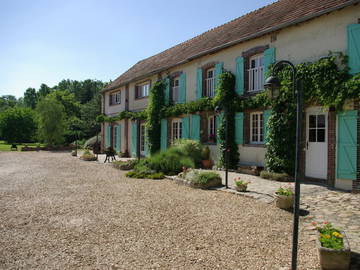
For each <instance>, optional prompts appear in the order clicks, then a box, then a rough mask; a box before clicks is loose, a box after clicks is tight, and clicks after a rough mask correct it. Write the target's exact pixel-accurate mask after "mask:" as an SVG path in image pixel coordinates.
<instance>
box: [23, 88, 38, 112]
mask: <svg viewBox="0 0 360 270" xmlns="http://www.w3.org/2000/svg"><path fill="white" fill-rule="evenodd" d="M36 103H37V93H36V90H35V88H31V87H29V88H28V89H26V91H25V93H24V104H25V106H26V107H28V108H31V109H35V107H36Z"/></svg>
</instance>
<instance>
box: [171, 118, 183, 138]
mask: <svg viewBox="0 0 360 270" xmlns="http://www.w3.org/2000/svg"><path fill="white" fill-rule="evenodd" d="M181 134H182V122H181V119H177V120H173V121H172V124H171V140H172V141H173V142H174V141H175V140H177V139H181Z"/></svg>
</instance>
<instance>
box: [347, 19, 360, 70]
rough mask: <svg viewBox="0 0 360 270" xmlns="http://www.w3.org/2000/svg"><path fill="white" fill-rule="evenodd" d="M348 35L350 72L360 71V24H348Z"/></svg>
mask: <svg viewBox="0 0 360 270" xmlns="http://www.w3.org/2000/svg"><path fill="white" fill-rule="evenodd" d="M347 36H348V56H349V68H350V73H351V74H356V73H360V24H350V25H348V27H347Z"/></svg>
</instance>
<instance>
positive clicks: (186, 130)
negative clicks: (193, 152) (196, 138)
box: [181, 116, 190, 139]
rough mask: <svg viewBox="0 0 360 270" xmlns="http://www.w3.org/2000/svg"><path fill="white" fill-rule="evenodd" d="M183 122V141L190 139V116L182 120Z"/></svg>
mask: <svg viewBox="0 0 360 270" xmlns="http://www.w3.org/2000/svg"><path fill="white" fill-rule="evenodd" d="M181 122H182V134H181V138H182V139H190V116H186V117H184V118H182V119H181Z"/></svg>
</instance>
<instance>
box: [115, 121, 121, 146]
mask: <svg viewBox="0 0 360 270" xmlns="http://www.w3.org/2000/svg"><path fill="white" fill-rule="evenodd" d="M115 130H116V131H115V134H116V136H115V151H116V152H117V153H119V152H120V149H121V125H117V126H115Z"/></svg>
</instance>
